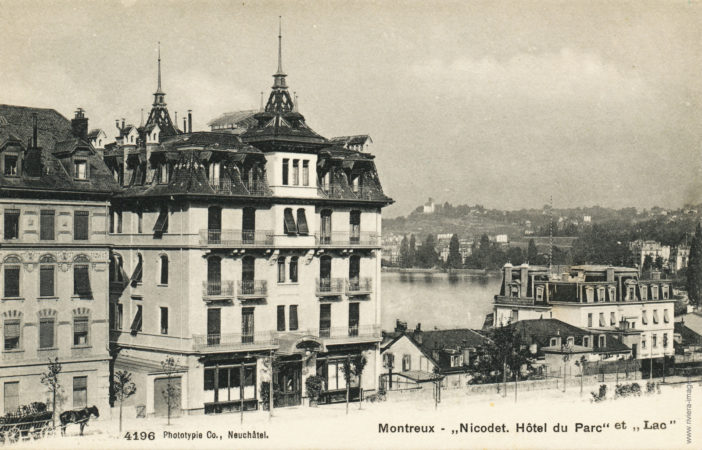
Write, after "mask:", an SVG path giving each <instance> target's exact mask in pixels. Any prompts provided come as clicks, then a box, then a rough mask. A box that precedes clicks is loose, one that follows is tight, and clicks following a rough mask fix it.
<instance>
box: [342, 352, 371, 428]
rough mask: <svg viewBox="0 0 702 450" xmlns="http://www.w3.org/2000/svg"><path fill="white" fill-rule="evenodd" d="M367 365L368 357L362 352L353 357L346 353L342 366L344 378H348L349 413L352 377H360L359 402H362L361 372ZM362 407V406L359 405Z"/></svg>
mask: <svg viewBox="0 0 702 450" xmlns="http://www.w3.org/2000/svg"><path fill="white" fill-rule="evenodd" d="M365 367H366V357H365V356H363V355H362V354H358V355H356V356H354V357H353V358H351V355H346V359H345V360H344V364H343V365H342V366H341V368H342V370H343V372H344V378H346V414H348V413H349V394H350V391H351V378H352V377H358V388H359V398H358V401H359V403H360V402H361V396H360V390H361V389H362V387H361V374H362V373H363V369H364V368H365ZM359 408H360V406H359Z"/></svg>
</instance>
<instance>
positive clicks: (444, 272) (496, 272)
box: [381, 267, 502, 277]
mask: <svg viewBox="0 0 702 450" xmlns="http://www.w3.org/2000/svg"><path fill="white" fill-rule="evenodd" d="M381 272H383V273H404V274H423V275H469V276H480V277H485V276H488V277H493V276H501V274H502V271H500V270H486V269H422V268H418V267H411V268H401V267H383V268H381Z"/></svg>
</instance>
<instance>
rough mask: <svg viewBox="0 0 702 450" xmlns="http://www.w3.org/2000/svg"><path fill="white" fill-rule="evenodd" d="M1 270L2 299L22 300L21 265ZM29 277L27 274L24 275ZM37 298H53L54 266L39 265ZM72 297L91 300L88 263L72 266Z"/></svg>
mask: <svg viewBox="0 0 702 450" xmlns="http://www.w3.org/2000/svg"><path fill="white" fill-rule="evenodd" d="M4 266H5V267H4V268H3V298H22V288H21V287H22V283H21V276H22V275H21V273H22V271H21V265H20V264H12V263H6V264H5V265H4ZM24 276H25V277H27V276H29V275H28V274H25V275H24ZM38 281H39V297H40V298H41V297H55V296H56V291H57V283H58V277H57V273H56V264H53V263H43V264H42V263H40V264H39V280H38ZM73 295H74V296H77V297H81V298H92V289H91V287H90V266H89V264H88V263H74V264H73Z"/></svg>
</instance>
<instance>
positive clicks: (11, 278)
mask: <svg viewBox="0 0 702 450" xmlns="http://www.w3.org/2000/svg"><path fill="white" fill-rule="evenodd" d="M4 266H5V269H4V272H5V292H4V297H6V298H17V297H19V296H20V266H19V265H16V266H14V265H7V263H6V264H4Z"/></svg>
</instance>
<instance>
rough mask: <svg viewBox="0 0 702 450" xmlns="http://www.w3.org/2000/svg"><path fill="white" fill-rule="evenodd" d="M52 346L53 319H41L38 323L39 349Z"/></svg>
mask: <svg viewBox="0 0 702 450" xmlns="http://www.w3.org/2000/svg"><path fill="white" fill-rule="evenodd" d="M53 346H54V319H41V320H40V321H39V348H51V347H53Z"/></svg>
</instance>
